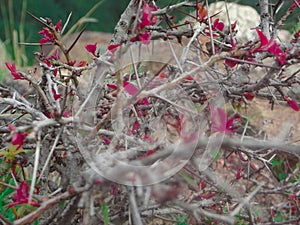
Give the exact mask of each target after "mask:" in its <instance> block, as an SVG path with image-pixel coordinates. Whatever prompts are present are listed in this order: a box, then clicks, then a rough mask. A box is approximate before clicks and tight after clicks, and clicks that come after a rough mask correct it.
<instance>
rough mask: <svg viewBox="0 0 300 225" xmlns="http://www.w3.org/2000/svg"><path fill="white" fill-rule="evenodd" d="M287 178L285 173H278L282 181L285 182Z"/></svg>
mask: <svg viewBox="0 0 300 225" xmlns="http://www.w3.org/2000/svg"><path fill="white" fill-rule="evenodd" d="M285 178H286V175H285V173H283V172H280V173H278V179H279V180H280V181H281V180H284V179H285Z"/></svg>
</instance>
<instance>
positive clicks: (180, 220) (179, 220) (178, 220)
mask: <svg viewBox="0 0 300 225" xmlns="http://www.w3.org/2000/svg"><path fill="white" fill-rule="evenodd" d="M187 217H188V215H185V216H182V217H178V216H176V225H188V224H187V223H186V222H185V220H186V219H187Z"/></svg>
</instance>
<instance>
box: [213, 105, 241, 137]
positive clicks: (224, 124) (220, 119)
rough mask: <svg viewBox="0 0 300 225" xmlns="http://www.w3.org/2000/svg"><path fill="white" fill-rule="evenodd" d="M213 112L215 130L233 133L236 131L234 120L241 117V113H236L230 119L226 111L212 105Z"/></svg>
mask: <svg viewBox="0 0 300 225" xmlns="http://www.w3.org/2000/svg"><path fill="white" fill-rule="evenodd" d="M210 110H211V114H212V127H211V130H212V131H213V132H225V134H231V133H233V132H235V130H236V129H235V127H234V125H233V122H234V120H236V119H239V115H236V116H234V117H232V118H230V119H227V114H226V112H225V111H224V110H223V109H221V108H217V109H216V110H215V109H214V108H212V107H210Z"/></svg>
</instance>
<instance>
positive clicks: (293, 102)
mask: <svg viewBox="0 0 300 225" xmlns="http://www.w3.org/2000/svg"><path fill="white" fill-rule="evenodd" d="M284 100H285V101H286V102H287V103H288V104H289V105H290V107H291V108H292V109H293V110H295V111H297V112H298V111H299V106H298V103H297V101H295V100H293V99H291V98H290V97H284Z"/></svg>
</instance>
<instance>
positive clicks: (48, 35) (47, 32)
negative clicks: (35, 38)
mask: <svg viewBox="0 0 300 225" xmlns="http://www.w3.org/2000/svg"><path fill="white" fill-rule="evenodd" d="M39 34H42V35H44V37H43V38H42V39H40V43H41V44H45V43H48V42H54V40H55V36H54V34H52V33H51V32H50V30H49V29H48V28H46V27H43V28H42V30H41V31H40V32H39Z"/></svg>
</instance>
